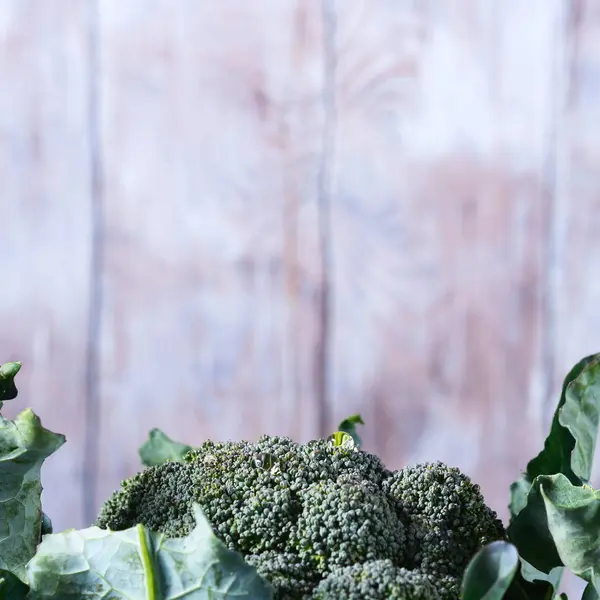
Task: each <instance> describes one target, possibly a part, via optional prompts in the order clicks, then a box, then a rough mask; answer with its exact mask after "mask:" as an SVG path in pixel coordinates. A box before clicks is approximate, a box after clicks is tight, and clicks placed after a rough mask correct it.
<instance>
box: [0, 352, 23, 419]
mask: <svg viewBox="0 0 600 600" xmlns="http://www.w3.org/2000/svg"><path fill="white" fill-rule="evenodd" d="M20 369H21V363H20V362H9V363H5V364H3V365H2V366H0V408H2V401H3V400H13V399H14V398H16V397H17V395H18V393H19V392H18V390H17V386H16V385H15V375H16V374H17V373H18V372H19V370H20Z"/></svg>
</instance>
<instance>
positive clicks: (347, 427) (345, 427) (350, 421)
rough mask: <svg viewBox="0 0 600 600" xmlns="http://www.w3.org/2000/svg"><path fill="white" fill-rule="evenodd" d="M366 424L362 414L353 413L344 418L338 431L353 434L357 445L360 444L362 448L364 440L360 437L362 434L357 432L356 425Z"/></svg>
mask: <svg viewBox="0 0 600 600" xmlns="http://www.w3.org/2000/svg"><path fill="white" fill-rule="evenodd" d="M364 424H365V422H364V421H363V420H362V417H361V416H360V415H352V416H350V417H348V418H346V419H344V420H343V421H342V422H341V423H340V425H339V427H338V431H343V432H345V433H347V434H349V435H350V436H352V439H353V440H354V443H355V444H356V446H358V447H359V448H360V446H362V440H361V439H360V436H359V435H358V433H357V432H356V426H357V425H364Z"/></svg>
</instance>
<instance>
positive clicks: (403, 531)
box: [96, 434, 504, 600]
mask: <svg viewBox="0 0 600 600" xmlns="http://www.w3.org/2000/svg"><path fill="white" fill-rule="evenodd" d="M342 435H345V434H342ZM347 437H348V438H349V436H347ZM349 439H350V442H351V438H349ZM347 442H348V440H346V441H345V442H344V443H341V444H338V443H336V442H335V441H332V440H316V441H312V442H309V443H307V444H298V443H295V442H293V441H292V440H291V439H289V438H284V437H270V436H263V437H261V438H259V439H258V440H257V441H256V442H245V441H244V442H212V441H207V442H205V443H204V444H202V445H201V446H200V447H199V448H196V449H194V450H191V451H190V452H189V453H188V454H187V455H186V456H185V457H184V459H183V462H165V463H163V464H160V465H157V466H152V467H149V468H147V469H145V470H144V471H142V472H141V473H138V474H137V475H134V476H133V477H132V478H130V479H128V480H126V481H124V482H123V484H122V486H121V489H120V490H118V491H117V492H115V494H113V496H112V497H111V498H110V499H109V500H108V501H107V502H106V503H105V504H104V505H103V507H102V509H101V511H100V514H99V516H98V519H97V522H96V524H97V525H98V526H99V527H102V528H109V529H112V530H122V529H126V528H129V527H131V526H133V525H135V524H138V523H141V524H143V525H145V526H146V527H148V528H149V529H151V530H154V531H158V532H161V533H165V534H167V535H169V536H171V537H182V536H185V535H187V534H188V533H189V532H190V531H191V529H192V528H193V526H194V514H193V506H194V504H195V503H198V504H199V505H200V506H201V507H202V509H203V511H204V514H205V515H206V517H207V519H208V520H209V522H210V523H211V525H212V526H213V529H214V531H215V533H216V535H217V536H218V537H219V538H221V540H222V541H223V542H224V543H225V544H226V545H227V546H228V547H229V548H230V549H232V550H236V551H238V552H240V553H242V554H243V555H244V556H245V557H246V560H247V561H248V562H249V563H251V564H252V565H254V566H255V567H256V569H257V571H258V572H259V573H260V574H261V575H262V576H264V577H265V579H267V580H268V581H270V582H271V584H272V585H273V587H274V588H275V591H276V596H275V597H276V598H277V599H278V600H309V599H310V598H312V597H313V594H316V595H315V596H314V598H324V599H325V598H327V599H329V598H332V599H333V598H340V599H343V598H346V597H347V598H354V597H357V598H358V597H360V598H363V597H364V598H366V599H367V600H372V599H373V600H379V598H381V599H382V600H383V598H388V597H390V598H394V597H398V598H400V597H401V598H407V599H409V598H423V599H427V600H429V599H430V598H439V599H440V600H453V599H456V598H458V585H457V583H456V582H457V581H458V578H459V577H460V576H461V574H462V571H463V570H464V568H465V566H466V564H467V562H468V561H469V559H470V558H471V557H472V556H473V555H474V554H475V553H476V552H477V551H478V550H479V548H480V547H481V546H483V545H484V544H485V543H487V542H488V541H492V540H494V539H501V538H503V537H504V530H503V529H502V526H501V524H500V522H499V521H498V519H497V517H496V514H495V513H494V512H493V511H492V510H491V509H489V508H488V507H487V506H486V505H485V503H484V501H483V498H482V496H481V493H480V491H479V488H478V487H477V486H475V485H473V484H472V483H471V482H470V480H469V479H468V478H467V477H466V476H465V475H463V474H462V473H460V471H458V470H457V469H452V468H450V467H447V466H445V465H443V464H442V463H436V464H434V465H428V464H426V465H418V466H416V467H407V468H405V469H402V470H401V471H397V472H391V471H389V470H388V469H386V468H385V466H384V465H383V463H382V462H381V460H380V459H379V458H378V457H377V456H374V455H373V454H369V453H368V452H364V451H362V450H360V449H358V448H357V447H356V446H354V444H353V443H347ZM432 590H433V591H432ZM394 594H396V595H394Z"/></svg>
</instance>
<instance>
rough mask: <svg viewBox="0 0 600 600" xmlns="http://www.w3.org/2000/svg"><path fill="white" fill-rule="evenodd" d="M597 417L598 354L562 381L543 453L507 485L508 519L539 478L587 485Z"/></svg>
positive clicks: (599, 405) (599, 395)
mask: <svg viewBox="0 0 600 600" xmlns="http://www.w3.org/2000/svg"><path fill="white" fill-rule="evenodd" d="M599 415H600V354H593V355H590V356H587V357H586V358H584V359H583V360H581V361H579V362H578V363H577V364H576V365H575V366H574V367H573V368H572V369H571V371H570V372H569V374H568V375H567V377H566V378H565V380H564V383H563V387H562V392H561V396H560V400H559V403H558V406H557V408H556V411H555V413H554V418H553V419H552V425H551V428H550V434H549V435H548V437H547V438H546V441H545V442H544V449H543V450H542V451H541V452H540V453H539V454H538V455H537V456H536V457H535V458H534V459H533V460H531V461H530V462H529V464H528V465H527V469H526V472H525V473H524V474H523V475H522V476H521V478H520V479H519V480H518V481H516V482H515V483H513V484H512V485H511V488H510V495H511V501H510V513H511V518H514V517H516V516H517V515H518V514H519V512H520V511H521V510H523V508H524V506H525V503H526V498H527V494H528V492H529V489H530V488H531V484H532V482H533V480H534V479H535V478H536V477H537V476H539V475H554V474H556V473H562V474H564V475H565V476H566V477H567V478H568V479H569V481H571V482H572V483H574V484H576V485H580V484H583V483H587V482H588V481H589V478H590V474H591V471H592V461H593V458H594V451H595V447H596V438H597V435H598V423H599V420H600V418H599Z"/></svg>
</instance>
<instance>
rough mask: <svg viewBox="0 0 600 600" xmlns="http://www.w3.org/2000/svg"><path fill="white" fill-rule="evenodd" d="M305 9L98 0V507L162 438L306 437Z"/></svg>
mask: <svg viewBox="0 0 600 600" xmlns="http://www.w3.org/2000/svg"><path fill="white" fill-rule="evenodd" d="M320 17H321V13H320V5H319V4H317V3H304V2H282V3H273V2H269V1H268V0H263V1H261V2H258V3H256V2H254V3H251V4H248V3H245V2H237V1H232V2H225V3H214V2H179V3H177V4H176V5H174V4H173V3H172V2H170V1H168V0H155V1H153V2H150V4H149V3H148V1H147V0H135V1H130V2H127V3H126V4H124V5H123V4H116V3H103V4H102V15H101V31H102V39H101V47H102V70H103V76H102V85H101V92H102V104H103V108H102V115H103V117H102V137H103V155H104V157H105V163H104V172H105V194H106V196H105V205H106V223H107V258H106V273H105V304H104V311H103V318H102V322H103V328H102V350H103V351H102V368H101V380H102V382H104V383H103V386H102V390H101V441H100V449H99V457H100V485H99V489H98V493H97V496H96V498H94V499H92V500H91V503H94V502H95V504H96V505H97V504H98V503H99V502H100V501H101V500H102V499H104V498H105V497H106V496H107V494H108V493H110V492H111V491H112V490H113V489H114V488H115V487H116V486H117V485H118V483H119V481H120V479H122V478H123V477H125V476H128V475H130V474H132V473H133V472H135V471H137V470H138V469H139V459H138V457H137V448H138V446H139V445H140V444H141V443H142V442H143V441H144V439H145V438H146V437H147V434H148V430H149V429H150V428H152V427H160V428H162V429H164V430H165V431H166V432H167V433H168V434H169V435H171V436H173V437H176V438H179V439H182V440H185V441H187V442H189V443H199V442H201V441H202V440H205V439H206V438H209V437H211V438H213V439H227V438H242V437H245V438H255V437H256V436H257V435H258V434H260V433H271V434H274V433H278V434H288V435H291V436H293V437H295V438H298V439H307V438H309V437H311V436H314V435H316V430H315V426H316V422H317V413H318V407H317V404H316V401H315V397H316V395H315V389H314V387H315V386H314V376H313V373H314V370H315V368H316V365H315V358H314V357H315V354H316V353H315V347H316V346H317V344H318V340H319V335H320V333H319V321H318V320H317V319H316V318H315V306H316V304H317V303H318V301H319V297H320V295H319V294H320V287H321V271H320V260H319V245H318V236H317V202H316V194H317V180H318V170H319V161H320V150H321V133H320V132H321V130H322V110H321V105H322V101H321V94H322V92H321V90H322V79H323V67H322V52H321V38H322V30H321V19H320Z"/></svg>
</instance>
